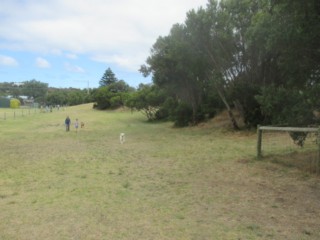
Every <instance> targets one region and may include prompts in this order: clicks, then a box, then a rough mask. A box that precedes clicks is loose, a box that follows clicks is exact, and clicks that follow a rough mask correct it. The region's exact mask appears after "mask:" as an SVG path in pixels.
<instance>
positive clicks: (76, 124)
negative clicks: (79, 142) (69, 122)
mask: <svg viewBox="0 0 320 240" xmlns="http://www.w3.org/2000/svg"><path fill="white" fill-rule="evenodd" d="M74 127H75V129H76V133H78V128H79V122H78V118H77V119H76V122H75V123H74Z"/></svg>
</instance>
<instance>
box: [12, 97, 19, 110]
mask: <svg viewBox="0 0 320 240" xmlns="http://www.w3.org/2000/svg"><path fill="white" fill-rule="evenodd" d="M20 105H21V102H20V101H19V100H18V99H16V98H12V99H11V100H10V108H19V107H20Z"/></svg>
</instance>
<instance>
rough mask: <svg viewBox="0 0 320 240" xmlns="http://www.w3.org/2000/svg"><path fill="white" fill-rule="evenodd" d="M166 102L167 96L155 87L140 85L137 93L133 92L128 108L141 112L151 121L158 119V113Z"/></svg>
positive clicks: (128, 100) (127, 102) (127, 103)
mask: <svg viewBox="0 0 320 240" xmlns="http://www.w3.org/2000/svg"><path fill="white" fill-rule="evenodd" d="M164 101H165V95H164V94H163V92H162V91H161V90H160V89H159V88H158V87H157V86H155V85H149V84H140V86H139V88H138V90H137V91H135V92H132V93H131V94H130V95H129V97H128V99H127V101H126V106H128V107H130V108H131V109H137V110H138V111H141V112H142V113H143V114H144V115H145V116H146V117H147V119H148V120H149V121H153V120H156V119H157V112H158V111H159V110H160V107H161V105H162V104H163V102H164Z"/></svg>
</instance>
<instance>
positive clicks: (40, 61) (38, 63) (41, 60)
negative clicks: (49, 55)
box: [36, 57, 51, 68]
mask: <svg viewBox="0 0 320 240" xmlns="http://www.w3.org/2000/svg"><path fill="white" fill-rule="evenodd" d="M36 66H37V67H38V68H50V67H51V64H50V63H49V62H48V61H47V60H46V59H44V58H41V57H38V58H36Z"/></svg>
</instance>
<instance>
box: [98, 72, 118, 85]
mask: <svg viewBox="0 0 320 240" xmlns="http://www.w3.org/2000/svg"><path fill="white" fill-rule="evenodd" d="M117 81H118V79H117V78H116V76H115V74H114V73H113V72H112V70H111V68H108V69H107V70H106V71H105V72H104V74H103V76H102V78H101V80H100V82H99V83H100V87H103V86H108V85H110V84H113V83H116V82H117Z"/></svg>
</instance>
